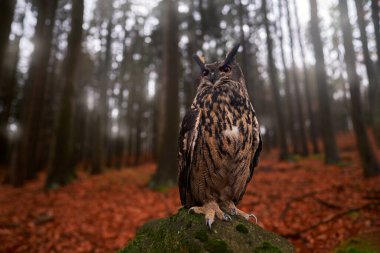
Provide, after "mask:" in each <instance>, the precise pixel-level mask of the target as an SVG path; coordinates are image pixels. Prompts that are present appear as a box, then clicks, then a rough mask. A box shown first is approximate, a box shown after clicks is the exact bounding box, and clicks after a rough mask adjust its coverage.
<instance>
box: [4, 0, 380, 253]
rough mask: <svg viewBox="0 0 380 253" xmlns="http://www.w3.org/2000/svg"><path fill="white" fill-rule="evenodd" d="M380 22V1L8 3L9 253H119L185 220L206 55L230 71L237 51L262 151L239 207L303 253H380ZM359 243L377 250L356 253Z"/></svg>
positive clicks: (6, 136) (6, 137)
mask: <svg viewBox="0 0 380 253" xmlns="http://www.w3.org/2000/svg"><path fill="white" fill-rule="evenodd" d="M379 12H380V1H378V0H331V1H328V0H308V1H304V0H234V1H227V0H178V1H176V0H1V1H0V183H1V184H0V252H115V251H116V250H118V249H120V248H122V247H124V246H126V245H127V244H128V242H130V241H131V240H132V239H133V238H134V236H135V234H136V231H137V229H138V228H139V227H140V226H141V225H142V224H144V223H145V222H146V221H149V220H152V219H155V218H162V217H167V216H169V215H172V214H174V213H176V212H177V210H178V209H179V208H180V207H181V202H180V196H179V193H178V187H177V180H178V166H177V156H178V152H179V151H180V150H179V148H180V147H179V143H178V136H179V134H180V126H181V121H182V119H183V117H184V116H185V114H186V112H187V110H188V109H189V108H190V105H191V104H192V103H193V100H194V97H195V95H196V92H197V88H198V84H199V82H200V79H201V75H202V73H201V71H200V69H199V66H198V65H197V63H196V62H195V61H194V57H193V56H194V54H196V55H198V56H199V57H200V58H199V59H201V58H203V57H204V59H205V61H206V63H212V62H215V61H218V60H224V59H225V57H226V55H228V53H229V52H230V50H231V49H232V48H233V46H234V45H236V44H237V43H240V48H239V51H238V53H237V55H236V59H235V61H236V62H237V63H238V64H239V65H240V67H241V69H242V72H243V74H244V77H245V81H246V86H247V87H246V88H247V91H248V97H249V99H250V101H251V102H252V105H253V107H254V110H255V112H256V116H257V120H258V122H259V124H260V127H259V130H260V133H261V138H262V142H263V149H262V152H261V156H260V162H259V164H258V166H257V167H256V169H255V171H254V174H253V178H252V181H251V182H250V183H249V184H248V185H247V189H246V193H245V197H244V198H243V199H242V202H241V203H240V205H239V208H240V209H241V210H243V211H250V210H254V213H255V215H256V216H257V217H258V225H259V226H261V227H263V228H265V229H267V230H270V231H273V232H275V233H277V234H279V235H281V236H283V237H284V238H286V239H287V240H289V241H290V242H291V243H292V244H293V245H294V246H295V248H296V252H365V253H371V252H379V251H380V245H379V244H378V243H377V248H376V246H374V247H375V249H374V248H372V246H371V242H372V241H377V242H379V241H380V16H379V15H380V13H379ZM210 154H211V152H210ZM352 238H356V239H357V240H359V241H364V242H363V243H364V244H365V245H366V246H365V247H364V248H363V249H355V250H357V251H349V250H350V249H349V247H351V246H350V245H349V243H350V240H352ZM358 238H359V239H358ZM375 244H376V243H375ZM368 245H370V246H368ZM367 246H368V247H367ZM377 250H379V251H377Z"/></svg>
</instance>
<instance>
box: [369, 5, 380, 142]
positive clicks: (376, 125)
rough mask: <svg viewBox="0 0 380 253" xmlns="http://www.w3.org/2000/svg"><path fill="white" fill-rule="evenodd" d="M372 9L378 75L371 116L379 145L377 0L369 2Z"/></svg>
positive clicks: (379, 107) (379, 64) (379, 48)
mask: <svg viewBox="0 0 380 253" xmlns="http://www.w3.org/2000/svg"><path fill="white" fill-rule="evenodd" d="M371 9H372V21H373V24H374V28H375V29H374V30H375V41H376V49H377V50H376V51H377V71H375V72H376V74H377V76H378V79H377V83H376V86H375V91H374V93H375V98H374V100H375V104H374V108H372V109H373V118H372V120H373V121H372V126H373V132H374V135H375V139H376V142H377V146H378V147H380V83H379V81H380V80H379V79H380V77H379V73H380V18H379V1H378V0H372V2H371Z"/></svg>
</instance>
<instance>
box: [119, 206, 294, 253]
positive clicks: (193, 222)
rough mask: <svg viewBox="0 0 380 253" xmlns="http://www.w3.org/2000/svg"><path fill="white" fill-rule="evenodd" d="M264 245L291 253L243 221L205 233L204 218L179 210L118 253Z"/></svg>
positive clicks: (241, 250) (243, 250) (223, 250)
mask: <svg viewBox="0 0 380 253" xmlns="http://www.w3.org/2000/svg"><path fill="white" fill-rule="evenodd" d="M242 231H243V232H242ZM244 231H249V233H245V232H244ZM264 242H268V243H269V244H270V245H272V246H273V247H274V248H276V249H277V248H280V249H282V251H280V252H284V253H290V252H293V247H292V245H291V244H290V243H288V242H287V241H286V240H285V239H283V238H281V237H280V236H278V235H276V234H274V233H272V232H269V231H266V230H264V229H262V228H260V227H259V226H257V225H256V224H254V223H252V222H249V221H246V220H245V219H242V218H239V217H233V219H232V221H229V222H225V221H220V220H216V221H215V222H214V223H213V225H212V229H211V230H209V229H208V228H207V226H206V224H205V217H204V215H199V214H189V212H188V210H185V209H181V210H179V212H178V213H177V214H176V215H173V216H171V217H169V218H164V219H159V220H153V221H150V222H148V223H146V224H145V225H144V226H142V227H141V228H140V229H139V230H138V231H137V236H136V238H135V240H133V241H132V242H130V243H129V245H128V246H127V247H126V248H124V249H122V250H120V251H119V253H145V252H149V253H156V252H157V253H177V252H179V253H204V252H208V253H216V252H217V253H232V252H236V253H248V252H249V253H252V252H254V250H255V249H256V248H257V247H258V246H259V247H260V246H261V245H262V244H263V243H264ZM273 247H272V248H273ZM259 252H261V251H259ZM264 252H265V251H264ZM274 252H277V251H274Z"/></svg>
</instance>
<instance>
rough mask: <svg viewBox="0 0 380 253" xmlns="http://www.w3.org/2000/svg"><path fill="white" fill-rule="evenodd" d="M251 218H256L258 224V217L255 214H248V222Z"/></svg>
mask: <svg viewBox="0 0 380 253" xmlns="http://www.w3.org/2000/svg"><path fill="white" fill-rule="evenodd" d="M249 218H255V223H256V224H257V217H256V215H254V214H253V213H250V214H248V220H249Z"/></svg>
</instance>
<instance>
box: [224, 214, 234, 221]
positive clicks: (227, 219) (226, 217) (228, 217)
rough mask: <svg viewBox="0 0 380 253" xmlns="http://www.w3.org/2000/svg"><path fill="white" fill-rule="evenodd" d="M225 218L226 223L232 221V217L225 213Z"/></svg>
mask: <svg viewBox="0 0 380 253" xmlns="http://www.w3.org/2000/svg"><path fill="white" fill-rule="evenodd" d="M223 216H224V217H223V219H224V220H225V221H232V218H231V216H229V215H228V214H226V213H225V214H224V215H223Z"/></svg>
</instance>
